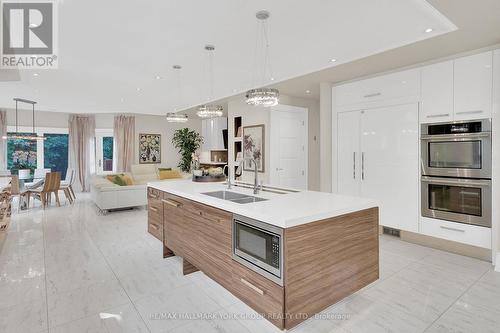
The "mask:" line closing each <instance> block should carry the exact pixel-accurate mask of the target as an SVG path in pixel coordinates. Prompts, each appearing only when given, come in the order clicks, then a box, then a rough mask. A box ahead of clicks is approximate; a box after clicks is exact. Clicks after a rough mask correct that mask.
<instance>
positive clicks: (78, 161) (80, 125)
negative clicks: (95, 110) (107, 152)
mask: <svg viewBox="0 0 500 333" xmlns="http://www.w3.org/2000/svg"><path fill="white" fill-rule="evenodd" d="M68 128H69V167H70V168H73V169H74V170H75V171H76V179H77V182H75V186H76V189H77V190H79V191H82V192H88V191H90V177H91V175H92V174H93V173H94V172H95V117H94V116H93V115H77V114H75V115H70V117H69V124H68Z"/></svg>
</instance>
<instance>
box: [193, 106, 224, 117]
mask: <svg viewBox="0 0 500 333" xmlns="http://www.w3.org/2000/svg"><path fill="white" fill-rule="evenodd" d="M223 110H224V108H223V107H222V106H221V105H212V104H205V105H201V106H200V107H199V108H198V111H197V112H196V114H197V115H198V117H200V118H217V117H222V112H223Z"/></svg>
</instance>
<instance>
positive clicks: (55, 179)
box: [30, 172, 61, 209]
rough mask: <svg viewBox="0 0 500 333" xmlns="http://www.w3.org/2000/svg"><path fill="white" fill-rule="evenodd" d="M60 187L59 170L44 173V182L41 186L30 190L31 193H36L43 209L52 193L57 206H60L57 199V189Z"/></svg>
mask: <svg viewBox="0 0 500 333" xmlns="http://www.w3.org/2000/svg"><path fill="white" fill-rule="evenodd" d="M60 187H61V173H60V172H49V173H47V174H46V175H45V182H44V183H43V187H41V188H37V189H32V190H30V192H31V193H33V194H34V195H36V196H37V197H38V198H39V199H40V201H41V202H42V206H43V208H44V209H45V208H46V207H47V205H48V203H49V202H50V197H51V196H52V193H54V196H55V197H56V203H57V206H58V207H60V206H61V202H60V201H59V189H60Z"/></svg>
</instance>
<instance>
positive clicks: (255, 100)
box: [246, 88, 280, 107]
mask: <svg viewBox="0 0 500 333" xmlns="http://www.w3.org/2000/svg"><path fill="white" fill-rule="evenodd" d="M279 99H280V92H279V91H278V89H273V88H258V89H250V90H248V91H247V93H246V102H247V104H250V105H255V106H265V107H269V106H275V105H277V104H278V102H279Z"/></svg>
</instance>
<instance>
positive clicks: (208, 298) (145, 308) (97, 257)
mask: <svg viewBox="0 0 500 333" xmlns="http://www.w3.org/2000/svg"><path fill="white" fill-rule="evenodd" d="M146 219H147V213H146V211H145V210H144V209H134V210H128V211H122V212H115V213H111V214H108V215H102V214H101V213H100V212H99V211H98V210H97V209H96V208H95V206H94V205H93V204H92V203H91V202H90V200H89V197H88V196H87V195H78V201H77V202H76V204H75V205H67V204H66V205H63V207H61V208H56V207H50V208H48V209H46V210H45V211H44V210H41V209H38V208H37V209H34V210H30V211H22V212H20V213H19V214H17V213H15V214H14V215H13V217H12V222H11V225H10V227H9V230H8V232H7V233H5V234H4V235H3V237H1V238H0V311H1V312H0V313H1V314H2V315H1V316H0V332H2V333H3V332H6V333H17V332H35V333H42V332H43V333H47V332H50V333H52V332H57V333H63V332H64V333H66V332H69V333H80V332H86V333H89V332H99V333H100V332H106V333H108V332H112V333H115V332H139V333H142V332H162V333H164V332H176V333H180V332H218V333H223V332H228V333H229V332H241V333H248V332H258V333H261V332H262V333H278V332H281V331H280V330H279V329H278V328H276V327H275V326H274V325H272V324H271V323H270V322H268V321H267V320H265V319H264V318H262V316H260V315H259V314H258V313H256V312H255V311H254V310H253V309H251V308H250V307H248V306H247V305H245V304H244V303H243V302H242V301H240V300H239V299H237V298H236V297H235V296H234V295H232V294H231V293H230V292H228V291H227V290H226V289H224V288H223V287H222V286H220V285H219V284H218V283H216V282H215V281H213V280H211V279H210V278H208V277H207V276H206V275H205V274H203V273H202V272H195V273H192V274H190V275H187V276H183V275H182V260H181V258H179V257H171V258H167V259H164V258H163V257H162V244H161V242H160V241H158V240H157V239H156V238H154V237H152V236H151V235H150V234H148V233H147V231H146ZM499 300H500V273H495V272H493V271H492V267H491V264H490V263H487V262H484V261H480V260H476V259H472V258H468V257H464V256H459V255H455V254H451V253H447V252H443V251H438V250H434V249H430V248H426V247H423V246H419V245H415V244H411V243H406V242H402V241H400V240H399V239H397V238H395V237H391V236H386V235H381V237H380V279H379V280H378V281H376V282H374V283H372V284H370V285H369V286H367V287H365V288H363V289H362V290H360V291H359V292H357V293H355V294H354V295H351V296H350V297H348V298H346V299H345V300H343V301H341V302H339V303H337V304H335V305H333V306H331V307H329V308H327V309H325V310H324V311H322V312H321V313H319V314H318V315H316V316H314V317H313V318H311V319H309V320H307V321H305V322H303V323H301V324H300V325H298V326H296V327H295V328H293V329H292V330H290V332H297V333H333V332H339V333H355V332H363V333H364V332H450V333H451V332H464V333H465V332H481V333H482V332H498V327H500V319H499V318H500V301H499Z"/></svg>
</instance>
